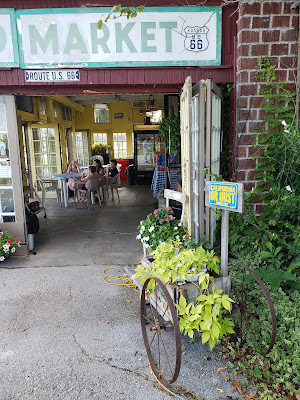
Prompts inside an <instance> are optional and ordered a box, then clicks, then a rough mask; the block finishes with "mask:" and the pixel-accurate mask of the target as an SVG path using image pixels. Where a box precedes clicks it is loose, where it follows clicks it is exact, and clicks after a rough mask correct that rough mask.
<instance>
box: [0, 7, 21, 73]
mask: <svg viewBox="0 0 300 400" xmlns="http://www.w3.org/2000/svg"><path fill="white" fill-rule="evenodd" d="M18 66H19V55H18V38H17V29H16V20H15V10H14V9H12V8H0V68H8V67H18Z"/></svg>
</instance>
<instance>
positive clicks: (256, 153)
mask: <svg viewBox="0 0 300 400" xmlns="http://www.w3.org/2000/svg"><path fill="white" fill-rule="evenodd" d="M261 155H263V150H261V149H254V148H253V147H249V148H248V157H253V156H261ZM249 179H250V178H249ZM252 179H254V178H252Z"/></svg>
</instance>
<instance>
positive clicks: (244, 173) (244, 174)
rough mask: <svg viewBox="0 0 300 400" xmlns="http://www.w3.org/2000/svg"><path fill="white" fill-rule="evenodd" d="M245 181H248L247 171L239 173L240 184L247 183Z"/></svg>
mask: <svg viewBox="0 0 300 400" xmlns="http://www.w3.org/2000/svg"><path fill="white" fill-rule="evenodd" d="M245 179H246V172H245V171H238V173H237V180H238V182H245Z"/></svg>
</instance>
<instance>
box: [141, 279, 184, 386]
mask: <svg viewBox="0 0 300 400" xmlns="http://www.w3.org/2000/svg"><path fill="white" fill-rule="evenodd" d="M149 289H150V291H149ZM152 289H153V291H152ZM149 293H151V294H149ZM141 326H142V334H143V339H144V344H145V349H146V353H147V357H148V360H149V364H150V367H151V370H152V372H153V374H154V375H155V376H156V378H157V379H158V380H159V381H160V382H161V383H162V384H163V385H168V384H170V383H172V382H175V381H176V379H177V378H178V375H179V371H180V366H181V335H180V330H179V324H178V318H177V312H176V308H175V306H174V302H173V299H172V297H171V294H170V292H169V291H168V289H167V288H166V286H165V285H164V284H163V282H162V281H161V280H160V279H158V278H149V279H147V280H146V282H145V283H144V286H143V289H142V294H141Z"/></svg>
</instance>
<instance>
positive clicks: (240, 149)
mask: <svg viewBox="0 0 300 400" xmlns="http://www.w3.org/2000/svg"><path fill="white" fill-rule="evenodd" d="M236 155H237V157H246V156H247V147H246V146H240V147H238V149H237V152H236Z"/></svg>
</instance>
